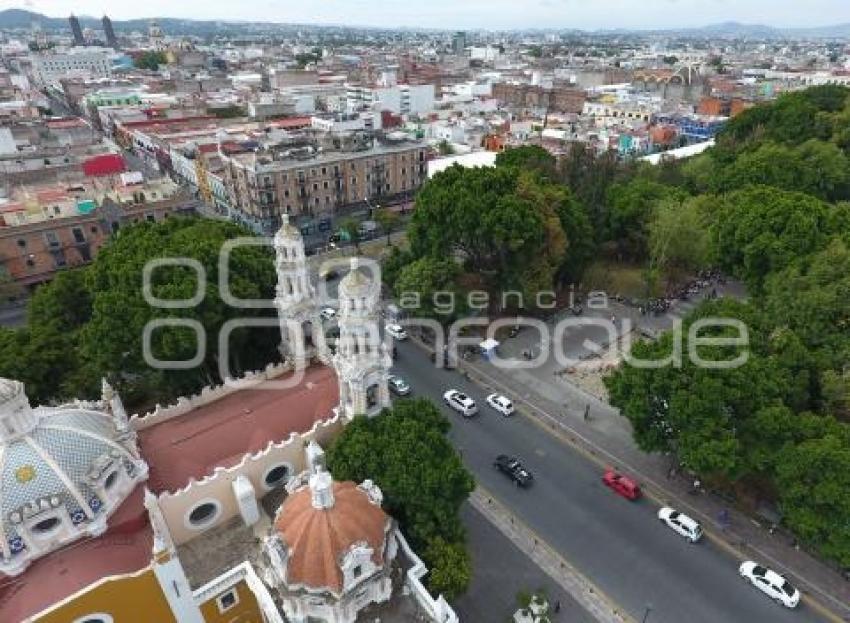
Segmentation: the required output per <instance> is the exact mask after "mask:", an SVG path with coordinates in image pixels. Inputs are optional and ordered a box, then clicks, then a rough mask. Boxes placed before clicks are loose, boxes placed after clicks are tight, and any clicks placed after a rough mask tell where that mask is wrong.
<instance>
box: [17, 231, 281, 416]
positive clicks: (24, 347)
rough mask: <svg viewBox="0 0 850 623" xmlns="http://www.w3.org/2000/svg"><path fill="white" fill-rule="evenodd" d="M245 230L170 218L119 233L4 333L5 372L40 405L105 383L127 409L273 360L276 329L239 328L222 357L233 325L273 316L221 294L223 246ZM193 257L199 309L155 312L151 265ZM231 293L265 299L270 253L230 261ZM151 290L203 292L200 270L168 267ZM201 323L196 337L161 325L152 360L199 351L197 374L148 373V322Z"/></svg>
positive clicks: (253, 252) (247, 252) (237, 254)
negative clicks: (147, 291)
mask: <svg viewBox="0 0 850 623" xmlns="http://www.w3.org/2000/svg"><path fill="white" fill-rule="evenodd" d="M247 233H248V232H247V231H246V230H244V229H242V228H241V227H238V226H236V225H232V224H227V223H221V222H218V221H210V220H205V219H187V218H173V219H169V220H168V221H165V222H163V223H157V224H153V223H140V224H137V225H133V226H130V227H127V228H126V229H122V230H121V232H120V233H119V234H118V235H117V236H116V237H115V238H114V239H113V240H112V241H110V243H109V244H108V245H107V246H106V247H104V248H103V249H102V250H101V252H100V254H99V255H98V257H97V258H96V259H95V261H94V262H93V263H92V264H90V265H89V266H88V267H85V268H82V269H77V270H73V271H66V272H62V273H59V274H58V275H57V276H56V278H55V279H54V280H53V281H52V282H50V283H49V284H46V285H44V286H41V287H40V288H39V289H38V290H37V291H36V292H35V294H34V295H33V298H32V299H31V301H30V313H29V317H30V322H29V324H28V326H27V327H26V328H23V329H19V330H5V331H0V341H2V344H3V346H4V348H3V352H2V353H0V375H2V376H7V377H12V378H18V379H20V380H22V381H24V382H25V383H26V384H27V387H28V392H30V395H31V396H33V398H34V400H36V401H38V402H48V401H51V400H62V399H66V398H69V397H79V396H94V395H97V393H98V392H99V389H100V378H101V377H104V376H108V377H110V378H111V379H112V380H113V381H114V382H115V383H117V384H118V385H119V388H120V389H121V391H122V393H123V394H124V397H125V400H126V401H127V402H128V403H129V404H131V405H132V404H139V403H146V404H149V403H150V402H152V401H172V400H174V399H175V398H177V397H178V396H180V395H185V394H189V393H194V392H196V391H198V390H199V389H200V388H201V387H202V386H204V385H207V384H210V383H221V382H222V381H223V379H222V378H221V375H220V373H219V364H220V363H221V364H227V365H228V366H229V368H230V369H231V370H232V371H233V372H232V373H231V374H232V375H233V376H238V375H240V374H242V373H244V372H245V371H247V370H254V369H258V368H261V367H263V366H265V365H266V364H267V363H269V362H271V361H274V360H275V359H276V358H277V357H278V354H277V350H276V344H277V343H278V340H279V338H278V337H277V331H278V330H277V329H276V328H275V327H270V328H268V329H256V328H252V329H244V328H243V329H236V330H235V331H233V332H232V334H231V335H230V339H229V350H228V352H227V353H219V352H218V336H219V332H220V330H221V329H222V327H223V326H224V324H225V323H226V322H227V321H229V320H231V319H236V318H246V317H247V318H260V317H269V316H270V311H269V310H252V309H240V308H238V307H231V306H230V305H228V304H227V303H225V301H223V300H222V298H221V294H220V292H219V290H218V266H219V253H220V251H221V248H222V245H223V244H224V242H225V241H226V240H228V239H230V238H234V237H236V236H242V235H246V234H247ZM187 257H188V258H191V259H193V260H197V261H199V262H200V264H201V266H202V267H203V273H204V275H205V277H206V284H205V287H204V289H203V291H202V295H203V298H202V300H201V302H200V303H199V304H197V305H195V306H190V307H187V308H181V309H168V308H163V307H157V306H152V305H151V304H150V303H149V302H148V301H146V300H145V298H144V296H143V293H142V275H143V272H144V266H145V264H146V263H147V262H148V261H149V260H152V259H156V258H187ZM229 285H230V289H231V292H232V294H233V296H235V297H238V298H243V299H249V298H250V299H265V300H269V299H271V298H272V297H273V295H274V285H275V273H274V266H273V262H272V257H271V253H270V251H269V250H267V249H262V248H260V247H241V248H237V249H236V250H234V251H233V253H232V254H231V257H230V284H229ZM151 288H152V293H153V295H154V296H156V297H158V298H160V299H168V300H185V299H190V298H192V297H193V295H194V294H195V292H196V290H197V288H198V278H197V275H196V274H195V271H194V270H190V269H187V268H186V267H181V266H163V267H160V268H158V269H157V270H155V271H154V272H153V273H152V279H151ZM177 318H180V319H185V320H191V321H196V322H198V323H199V324H200V326H201V327H202V328H203V334H204V335H203V336H202V340H201V344H200V345H199V344H196V341H197V340H196V335H195V331H194V330H187V329H186V328H185V327H179V326H162V327H159V328H157V329H155V330H154V331H152V332H151V340H150V345H151V350H152V353H151V354H152V355H153V356H155V357H156V358H158V359H162V360H181V361H183V360H189V359H192V358H193V356H194V355H195V353H196V351H197V350H198V348H200V349H201V351H202V354H203V355H204V356H203V357H202V361H201V363H200V364H199V365H198V366H197V367H194V368H191V369H180V370H173V369H158V368H152V367H151V366H150V365H149V364H148V363H147V362H146V359H145V357H144V352H143V351H144V349H143V339H142V336H143V334H144V330H145V327H146V326H147V325H148V323H149V322H150V321H153V320H157V319H165V321H166V322H171V321H172V320H173V319H177Z"/></svg>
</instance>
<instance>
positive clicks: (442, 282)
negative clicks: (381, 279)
mask: <svg viewBox="0 0 850 623" xmlns="http://www.w3.org/2000/svg"><path fill="white" fill-rule="evenodd" d="M459 275H460V268H459V267H458V265H457V264H455V263H454V262H453V261H452V260H450V259H440V258H434V257H430V256H429V257H423V258H420V259H418V260H413V261H411V262H410V263H409V264H407V265H406V266H404V267H403V268H402V269H401V270H400V272H399V273H398V277H397V279H396V280H395V282H394V292H395V295H396V297H397V298H398V299H399V300H400V302H401V304H402V306H403V307H405V309H410V306H411V305H410V304H412V303H415V302H416V299H418V304H417V305H416V309H415V311H412V312H411V313H415V314H416V315H417V316H419V317H421V318H432V319H436V320H439V321H440V322H442V323H443V324H444V325H445V324H448V323H449V322H451V321H453V320H455V319H457V318H458V317H459V316H460V315H461V314H462V313H463V312H464V311H466V308H465V305H464V304H463V300H464V299H463V297H462V296H461V295H460V289H459V287H458V283H457V279H458V276H459ZM437 293H441V294H440V298H438V299H437V300H435V295H436V294H437ZM449 300H453V301H454V303H453V304H452V305H451V306H450V309H449V308H448V307H447V308H444V307H443V306H447V305H448V301H449Z"/></svg>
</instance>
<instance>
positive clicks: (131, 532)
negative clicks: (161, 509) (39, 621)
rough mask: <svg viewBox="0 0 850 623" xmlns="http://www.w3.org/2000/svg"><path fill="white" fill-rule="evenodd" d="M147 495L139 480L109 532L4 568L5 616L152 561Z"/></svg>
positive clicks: (0, 615)
mask: <svg viewBox="0 0 850 623" xmlns="http://www.w3.org/2000/svg"><path fill="white" fill-rule="evenodd" d="M143 500H144V494H143V485H139V486H137V487H136V489H135V490H134V491H133V493H131V494H130V497H128V498H127V499H126V500H124V503H123V504H122V505H121V506H120V507H119V508H118V510H117V511H115V513H114V514H113V515H112V517H110V518H109V527H108V529H107V531H106V532H105V533H104V534H103V535H101V536H99V537H95V538H91V539H84V540H80V541H76V542H74V543H70V544H69V545H67V546H65V547H64V548H62V549H60V550H57V551H55V552H53V553H51V554H48V555H47V556H45V557H43V558H40V559H39V560H36V561H35V562H34V563H32V564H31V565H30V566H29V567H28V568H27V570H26V571H24V572H23V573H22V574H21V575H18V576H14V577H9V576H6V575H3V574H2V573H0V621H9V622H10V623H11V622H12V621H22V620H23V619H25V618H26V617H29V616H32V615H34V614H37V613H39V612H41V611H42V610H44V609H46V608H48V607H50V606H52V605H53V604H55V603H56V602H57V601H60V600H62V599H65V598H66V597H68V596H69V595H72V594H74V593H76V592H77V591H79V590H81V589H83V588H85V587H86V586H89V585H90V584H92V583H94V582H97V581H98V580H100V579H101V578H104V577H107V576H113V575H119V574H125V573H134V572H136V571H139V570H141V569H144V568H145V567H147V566H148V565H149V564H150V562H151V556H152V553H151V547H152V546H153V533H152V532H151V529H150V524H149V523H148V514H147V511H146V510H145V507H144V502H143Z"/></svg>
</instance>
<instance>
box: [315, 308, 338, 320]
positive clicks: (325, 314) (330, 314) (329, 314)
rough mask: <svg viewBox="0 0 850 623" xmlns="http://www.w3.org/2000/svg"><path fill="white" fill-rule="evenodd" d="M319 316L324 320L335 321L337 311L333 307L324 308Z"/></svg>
mask: <svg viewBox="0 0 850 623" xmlns="http://www.w3.org/2000/svg"><path fill="white" fill-rule="evenodd" d="M319 315H320V316H321V317H322V319H323V320H333V319H334V318H336V310H335V309H334V308H333V307H322V309H321V310H320V311H319Z"/></svg>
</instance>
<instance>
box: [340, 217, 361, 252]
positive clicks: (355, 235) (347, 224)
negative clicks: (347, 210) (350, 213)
mask: <svg viewBox="0 0 850 623" xmlns="http://www.w3.org/2000/svg"><path fill="white" fill-rule="evenodd" d="M339 230H340V231H342V232H345V233H346V235H347V236H348V239H349V240H351V241H352V242H354V248H355V249H356V250H357V254H358V255H359V254H360V223H358V222H357V219H354V218H350V217H349V218H346V219H345V220H343V221H342V222H341V223H340V224H339Z"/></svg>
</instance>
